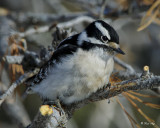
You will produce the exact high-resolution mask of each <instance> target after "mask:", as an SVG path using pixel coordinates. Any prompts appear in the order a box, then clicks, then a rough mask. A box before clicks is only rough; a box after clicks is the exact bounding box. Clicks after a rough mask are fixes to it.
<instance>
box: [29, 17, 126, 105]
mask: <svg viewBox="0 0 160 128" xmlns="http://www.w3.org/2000/svg"><path fill="white" fill-rule="evenodd" d="M116 54H125V53H124V52H123V51H122V50H121V49H120V46H119V36H118V34H117V32H116V31H115V30H114V28H113V27H112V26H110V25H109V24H107V23H106V22H105V21H103V20H96V21H93V22H92V23H90V24H89V25H88V26H87V27H86V28H85V29H84V30H83V31H82V32H80V33H78V34H75V35H73V36H70V37H68V38H66V39H64V40H63V41H61V42H60V44H59V45H58V46H57V48H56V50H55V51H54V53H53V55H52V57H51V58H50V59H49V60H48V61H47V62H46V63H45V64H44V65H43V66H42V67H41V68H40V71H39V72H38V74H37V75H36V76H35V78H34V79H33V82H32V83H31V84H30V86H29V87H28V89H27V93H37V94H38V95H39V96H40V97H41V98H42V99H43V100H44V101H53V102H54V101H56V100H57V99H58V100H59V101H60V102H61V103H63V104H65V105H70V104H72V103H76V102H79V101H82V100H84V99H85V98H88V97H89V96H90V95H91V94H92V93H94V92H96V91H97V90H98V89H101V88H103V87H104V86H105V85H107V84H108V83H109V78H110V75H111V73H112V71H113V68H114V60H113V57H114V56H115V55H116Z"/></svg>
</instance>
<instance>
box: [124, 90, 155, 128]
mask: <svg viewBox="0 0 160 128" xmlns="http://www.w3.org/2000/svg"><path fill="white" fill-rule="evenodd" d="M123 95H124V96H125V97H126V98H127V100H128V101H129V102H130V103H131V105H133V106H134V107H135V108H136V110H137V111H138V112H139V113H140V114H141V115H142V116H143V117H144V118H145V119H146V120H147V121H148V122H150V123H153V122H154V123H155V121H154V120H152V119H151V118H149V117H148V116H147V115H146V114H145V113H144V112H143V111H142V110H141V109H140V108H139V107H138V106H137V104H136V103H135V102H134V101H132V100H131V99H130V98H129V97H128V96H127V95H126V94H125V93H123ZM154 127H155V128H158V126H157V125H156V124H155V125H154Z"/></svg>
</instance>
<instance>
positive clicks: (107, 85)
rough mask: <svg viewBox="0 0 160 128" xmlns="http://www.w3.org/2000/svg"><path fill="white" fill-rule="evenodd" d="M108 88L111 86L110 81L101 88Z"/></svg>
mask: <svg viewBox="0 0 160 128" xmlns="http://www.w3.org/2000/svg"><path fill="white" fill-rule="evenodd" d="M110 88H111V83H108V84H106V85H105V86H104V87H103V90H105V89H110Z"/></svg>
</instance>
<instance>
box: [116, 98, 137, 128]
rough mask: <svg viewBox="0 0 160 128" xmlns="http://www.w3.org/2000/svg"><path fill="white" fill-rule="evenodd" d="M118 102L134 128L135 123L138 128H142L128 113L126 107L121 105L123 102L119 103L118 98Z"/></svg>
mask: <svg viewBox="0 0 160 128" xmlns="http://www.w3.org/2000/svg"><path fill="white" fill-rule="evenodd" d="M116 101H117V102H118V103H119V105H120V106H121V108H122V110H123V111H124V112H125V114H126V115H127V117H128V119H129V121H130V123H131V125H132V127H133V128H134V125H133V123H134V124H135V125H136V126H137V128H140V126H139V124H138V123H137V122H136V121H135V120H134V119H133V117H132V116H131V115H130V114H129V113H128V112H127V111H126V109H125V108H124V106H123V105H122V104H121V102H120V101H119V99H118V98H117V96H116Z"/></svg>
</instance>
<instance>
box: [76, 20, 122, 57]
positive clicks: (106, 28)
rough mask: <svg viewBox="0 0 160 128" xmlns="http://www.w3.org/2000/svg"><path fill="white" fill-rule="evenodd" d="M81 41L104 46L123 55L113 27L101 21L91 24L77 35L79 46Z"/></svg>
mask: <svg viewBox="0 0 160 128" xmlns="http://www.w3.org/2000/svg"><path fill="white" fill-rule="evenodd" d="M83 41H87V42H90V43H94V44H101V45H106V46H108V47H110V48H112V49H113V50H114V51H116V52H117V53H120V54H124V52H123V51H122V50H121V49H120V48H119V36H118V34H117V32H116V31H115V30H114V29H113V27H111V26H110V25H109V24H107V23H105V22H104V21H102V20H97V21H94V22H92V23H91V24H89V26H88V27H87V28H86V29H85V30H84V31H83V32H81V33H80V34H79V37H78V44H79V45H81V44H82V43H83Z"/></svg>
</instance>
